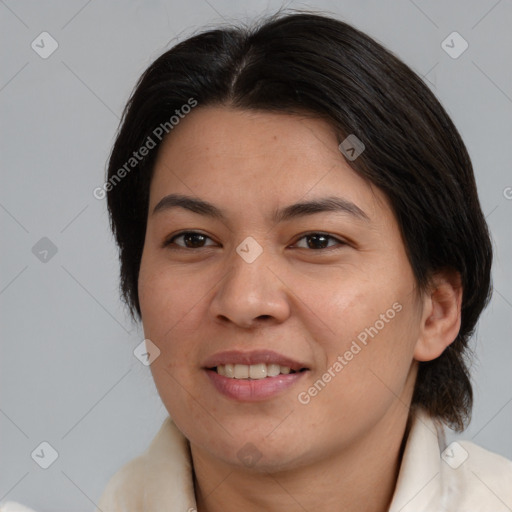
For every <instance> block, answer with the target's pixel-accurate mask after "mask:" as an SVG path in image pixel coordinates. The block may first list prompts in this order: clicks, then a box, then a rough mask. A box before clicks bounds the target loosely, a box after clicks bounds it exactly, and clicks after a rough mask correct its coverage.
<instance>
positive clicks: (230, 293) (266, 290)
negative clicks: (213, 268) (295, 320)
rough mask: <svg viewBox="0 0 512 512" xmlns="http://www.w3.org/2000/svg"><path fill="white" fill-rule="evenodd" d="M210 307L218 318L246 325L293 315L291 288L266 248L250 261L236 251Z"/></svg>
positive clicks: (281, 320)
mask: <svg viewBox="0 0 512 512" xmlns="http://www.w3.org/2000/svg"><path fill="white" fill-rule="evenodd" d="M225 272H226V273H225V276H224V278H223V279H222V280H221V282H220V283H219V286H218V289H217V290H216V293H215V295H214V297H213V299H212V302H211V305H210V310H211V313H212V315H213V317H214V318H215V319H217V320H218V321H221V322H224V323H229V322H231V323H233V324H236V325H238V326H240V327H243V328H252V327H258V326H259V325H260V324H261V325H263V324H264V325H270V324H271V323H275V324H278V323H281V322H284V321H285V320H286V319H287V318H288V317H289V315H290V301H289V296H288V293H289V289H288V287H287V286H286V284H285V282H284V281H283V280H282V277H283V276H280V274H282V272H279V264H278V263H277V262H276V260H275V258H271V257H270V254H269V252H268V251H265V250H264V251H263V253H262V254H260V256H259V257H258V258H257V259H256V260H254V261H252V262H251V263H249V262H247V261H245V260H244V259H243V258H242V257H241V256H240V255H239V254H238V253H236V252H235V251H233V254H232V255H231V258H226V269H225Z"/></svg>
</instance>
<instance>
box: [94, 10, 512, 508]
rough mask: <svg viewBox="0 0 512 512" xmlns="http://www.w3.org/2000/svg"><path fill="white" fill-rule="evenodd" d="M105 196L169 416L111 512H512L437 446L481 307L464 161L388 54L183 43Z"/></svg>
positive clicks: (330, 26)
mask: <svg viewBox="0 0 512 512" xmlns="http://www.w3.org/2000/svg"><path fill="white" fill-rule="evenodd" d="M98 193H106V195H107V201H108V208H109V212H110V216H111V226H112V229H113V232H114V234H115V237H116V240H117V243H118V245H119V248H120V261H121V286H122V292H123V296H124V298H125V301H126V303H127V304H128V306H129V307H130V309H131V312H132V314H133V316H134V318H135V319H140V320H141V321H142V325H143V327H144V333H145V338H146V352H145V354H144V357H146V358H147V361H148V363H150V364H151V370H152V374H153V377H154V380H155V383H156V386H157V388H158V391H159V394H160V396H161V398H162V401H163V403H164V405H165V407H166V408H167V410H168V412H169V416H170V417H169V418H168V419H167V420H166V421H165V422H164V424H163V426H162V428H161V430H160V432H159V433H158V434H157V436H156V438H155V439H154V441H153V443H152V444H151V446H150V447H149V449H148V450H147V452H146V453H144V454H143V455H141V456H140V457H138V458H137V459H135V460H133V461H131V462H130V463H128V464H127V465H126V466H124V467H123V468H122V469H121V470H120V471H119V472H118V473H117V474H116V475H114V476H113V478H112V479H111V480H110V482H109V483H108V485H107V488H106V489H105V491H104V493H103V496H102V498H101V500H100V502H99V504H98V510H102V511H103V512H114V511H115V512H117V511H130V512H132V511H133V512H135V511H149V510H168V511H187V510H188V511H193V510H198V511H199V512H215V511H218V510H222V511H224V512H225V511H228V512H229V511H231V510H244V511H252V510H254V511H256V510H270V511H272V510H309V511H312V510H322V511H338V510H345V511H351V510H353V511H367V512H380V511H382V512H383V511H387V510H389V511H392V512H398V511H402V512H406V511H415V512H419V511H436V512H439V511H445V510H446V511H450V512H454V511H469V510H471V511H473V510H474V511H476V510H478V511H493V512H497V511H502V510H503V511H505V510H511V509H512V485H511V484H512V463H511V462H510V461H508V460H506V459H504V458H503V457H501V456H499V455H496V454H493V453H490V452H488V451H486V450H484V449H482V448H480V447H478V446H476V445H474V444H472V443H469V442H460V443H452V444H451V445H450V446H446V442H445V440H444V434H443V426H444V425H448V426H450V427H452V428H454V429H456V430H458V431H462V430H463V429H464V428H465V426H466V425H467V423H468V421H469V418H470V413H471V406H472V389H471V383H470V379H469V374H468V368H467V360H466V356H467V354H466V352H467V345H468V341H469V339H470V337H471V335H472V333H473V331H474V328H475V326H476V322H477V320H478V317H479V315H480V313H481V312H482V310H483V308H484V307H485V306H486V304H487V303H488V300H489V297H490V269H491V259H492V250H491V242H490V240H489V234H488V229H487V226H486V223H485V219H484V216H483V215H482V211H481V208H480V204H479V200H478V196H477V191H476V186H475V180H474V175H473V170H472V167H471V162H470V159H469V156H468V153H467V151H466V149H465V146H464V144H463V142H462V140H461V138H460V136H459V134H458V132H457V130H456V128H455V126H454V125H453V123H452V122H451V120H450V119H449V117H448V115H447V114H446V112H445V111H444V109H443V108H442V106H441V105H440V104H439V102H438V101H437V100H436V99H435V97H434V96H433V95H432V93H431V92H430V91H429V89H428V88H427V87H426V86H425V85H424V84H423V82H422V81H421V80H420V79H419V78H418V77H417V76H416V75H415V74H414V72H413V71H411V70H410V69H409V68H408V67H407V66H406V65H405V64H403V63H402V62H401V61H399V60H398V59H397V58H396V57H394V56H393V55H392V54H391V53H390V52H388V51H387V50H385V49H384V48H383V47H382V46H380V45H379V44H378V43H377V42H375V41H374V40H372V39H371V38H369V37H368V36H366V35H365V34H363V33H361V32H359V31H357V30H356V29H354V28H352V27H351V26H349V25H347V24H345V23H342V22H340V21H337V20H335V19H332V18H329V17H324V16H318V15H312V14H304V13H303V14H292V15H279V16H275V17H273V18H272V19H269V20H266V21H265V22H263V23H261V24H260V25H259V26H257V27H255V28H251V29H247V28H231V27H230V28H223V29H221V28H219V29H217V30H211V31H209V32H205V33H202V34H199V35H196V36H194V37H192V38H190V39H188V40H186V41H184V42H182V43H180V44H178V45H177V46H176V47H174V48H173V49H171V50H169V51H168V52H166V53H165V54H163V55H162V56H161V57H160V58H158V59H157V60H156V61H155V62H154V63H153V64H152V65H151V66H150V67H149V69H148V70H147V71H146V72H145V73H144V74H143V76H142V77H141V79H140V81H139V83H138V85H137V87H136V89H135V91H134V93H133V95H132V97H131V99H130V101H129V103H128V105H127V107H126V110H125V114H124V118H123V121H122V126H121V128H120V131H119V134H118V136H117V140H116V142H115V145H114V148H113V151H112V154H111V158H110V162H109V170H108V180H107V181H106V183H105V184H104V187H102V188H101V189H100V190H99V191H98ZM171 418H172V419H171Z"/></svg>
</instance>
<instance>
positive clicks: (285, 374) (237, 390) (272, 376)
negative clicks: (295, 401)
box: [203, 350, 310, 402]
mask: <svg viewBox="0 0 512 512" xmlns="http://www.w3.org/2000/svg"><path fill="white" fill-rule="evenodd" d="M203 369H204V370H205V371H206V375H207V376H208V377H209V381H210V382H211V383H212V384H213V386H214V388H215V389H216V390H217V391H218V392H220V393H221V394H222V395H224V396H225V397H227V398H229V399H232V400H235V401H239V402H240V401H241V402H258V401H263V400H268V399H271V398H273V397H276V396H278V395H280V394H281V393H282V392H284V391H285V390H287V389H289V388H291V387H292V386H294V385H296V384H297V383H298V382H299V381H301V380H302V379H303V378H305V374H306V373H308V372H309V371H310V368H309V367H308V366H307V365H306V364H304V363H300V362H298V361H295V360H293V359H291V358H289V357H286V356H283V355H281V354H278V353H277V352H273V351H269V350H256V351H251V352H240V351H229V352H222V353H218V354H216V355H214V356H212V357H211V358H209V359H208V360H207V361H206V362H205V364H204V365H203Z"/></svg>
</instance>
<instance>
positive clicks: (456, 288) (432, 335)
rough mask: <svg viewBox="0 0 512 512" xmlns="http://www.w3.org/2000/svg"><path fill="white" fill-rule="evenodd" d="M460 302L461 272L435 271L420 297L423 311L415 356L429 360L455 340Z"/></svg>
mask: <svg viewBox="0 0 512 512" xmlns="http://www.w3.org/2000/svg"><path fill="white" fill-rule="evenodd" d="M461 305H462V285H461V278H460V274H459V273H458V272H457V271H455V270H443V271H440V272H438V273H436V274H435V275H434V277H433V279H432V284H431V286H430V287H429V290H428V292H425V294H424V297H423V314H422V318H421V325H420V334H419V337H418V341H417V343H416V347H415V349H414V359H416V360H417V361H432V360H433V359H436V358H437V357H439V356H440V355H441V354H442V353H443V351H444V350H445V348H446V347H448V345H450V344H451V343H452V342H453V341H454V340H455V338H456V337H457V335H458V334H459V330H460V321H461V320H460V319H461Z"/></svg>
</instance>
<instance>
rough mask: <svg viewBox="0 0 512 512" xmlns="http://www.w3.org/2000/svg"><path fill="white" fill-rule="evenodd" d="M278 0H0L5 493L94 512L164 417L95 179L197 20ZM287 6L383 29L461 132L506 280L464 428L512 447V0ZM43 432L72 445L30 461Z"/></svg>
mask: <svg viewBox="0 0 512 512" xmlns="http://www.w3.org/2000/svg"><path fill="white" fill-rule="evenodd" d="M281 5H283V4H282V3H281V2H278V1H268V2H265V1H256V0H252V1H251V2H250V3H247V4H244V3H239V2H235V1H234V0H191V1H188V2H177V1H176V0H172V1H171V0H167V1H164V0H160V1H157V0H153V1H147V2H144V3H143V2H141V1H139V2H136V1H124V2H121V1H116V2H100V1H98V0H96V1H94V0H93V1H84V0H76V1H67V2H48V1H46V2H37V1H18V2H15V1H13V0H5V1H0V33H1V34H2V44H1V45H0V51H1V57H2V67H1V77H0V116H1V117H0V118H1V135H2V137H1V168H2V173H3V179H2V187H1V190H0V223H1V236H2V261H1V267H0V268H1V270H0V307H1V322H0V328H1V336H2V345H1V359H0V390H1V397H0V398H1V401H0V431H1V442H0V450H1V451H0V501H2V500H17V501H20V502H22V503H25V504H26V505H29V506H32V507H34V508H36V509H37V510H39V511H50V510H52V511H59V510H62V511H64V510H66V511H69V510H73V511H88V510H92V509H93V506H94V505H93V504H94V502H96V501H97V500H98V497H99V495H100V493H101V492H102V490H103V488H104V486H105V483H106V481H107V479H108V478H109V477H110V476H111V475H112V474H113V473H114V472H115V471H116V470H117V469H118V468H119V467H120V466H121V465H122V464H123V463H125V462H126V461H128V460H129V459H131V458H133V457H134V456H136V455H137V454H139V453H140V452H141V451H143V450H144V449H145V448H146V446H147V445H148V443H149V442H150V440H151V439H152V437H153V436H154V434H155V433H156V431H157V430H158V428H159V426H160V424H161V422H162V420H163V419H164V417H165V409H164V408H163V406H162V405H161V403H160V399H159V397H158V395H157V393H156V390H155V387H154V385H153V382H152V379H151V375H150V371H149V368H148V367H145V366H143V365H142V364H141V363H140V362H139V361H138V360H137V359H136V358H135V357H134V356H133V353H132V351H133V349H134V348H135V347H136V346H137V345H138V344H139V343H140V342H141V340H142V339H143V336H142V331H141V329H140V328H139V327H136V326H134V325H132V324H131V323H130V320H129V318H128V316H127V314H126V312H125V311H124V310H123V307H122V305H121V303H120V301H119V299H118V294H117V285H118V284H117V283H118V262H117V251H116V248H115V246H114V243H113V240H112V238H111V235H110V234H109V231H108V222H107V215H106V205H105V201H104V200H97V199H95V198H94V197H93V194H92V191H93V189H94V188H95V187H97V186H100V185H101V184H102V183H103V180H104V170H105V162H106V159H107V157H108V154H109V151H110V147H111V144H112V142H113V137H114V134H115V131H116V128H117V125H118V122H119V116H120V113H121V110H122V108H123V106H124V104H125V102H126V100H127V99H128V96H129V93H130V91H131V90H132V87H133V86H134V84H135V81H136V80H137V78H138V77H139V75H140V74H141V73H142V71H143V70H144V69H145V68H146V67H147V66H148V65H149V64H150V62H151V61H152V60H154V59H155V58H156V57H157V56H158V55H160V54H161V53H162V52H163V51H164V50H165V49H167V48H168V47H169V46H170V45H172V44H174V43H175V42H176V41H178V40H181V39H183V38H185V37H187V36H188V35H190V34H192V33H193V32H194V31H196V30H197V28H198V27H200V26H203V25H205V24H213V23H216V22H219V21H223V22H224V21H234V20H237V19H247V18H250V17H253V16H255V15H259V14H263V13H273V12H275V10H276V9H277V8H278V7H280V6H281ZM284 5H286V6H288V7H292V8H305V7H311V8H315V9H325V10H328V11H330V12H331V13H335V14H336V15H337V16H338V17H339V18H341V19H344V20H345V21H348V22H350V23H353V24H354V25H355V26H356V27H358V28H360V29H362V30H363V31H365V32H367V33H368V34H370V35H371V36H373V37H375V38H376V39H378V40H379V41H381V42H382V43H383V44H384V45H385V46H387V47H388V48H389V49H391V50H392V51H394V52H395V53H396V54H397V55H398V56H399V57H401V58H402V59H403V60H404V61H405V62H406V63H407V64H409V65H410V66H411V67H412V68H413V69H414V70H415V71H417V72H418V73H419V74H420V75H422V76H424V77H425V79H426V81H427V83H428V84H429V86H430V87H431V88H432V90H433V91H434V93H435V94H436V95H437V97H438V98H439V99H440V100H441V102H442V103H443V105H444V106H445V107H446V109H447V110H448V112H449V114H450V115H451V116H452V118H453V120H454V122H455V124H456V125H457V127H458V128H459V129H460V131H461V134H462V136H463V138H464V140H465V142H466V144H467V146H468V149H469V152H470V155H471V157H472V159H473V163H474V166H475V173H476V178H477V182H478V187H479V192H480V197H481V202H482V207H483V210H484V213H485V215H486V216H487V220H488V222H489V226H490V229H491V231H492V236H493V240H494V244H495V249H496V261H495V265H494V271H493V277H494V283H495V287H496V290H495V294H494V298H493V300H492V303H491V304H490V306H489V307H488V309H487V310H486V311H485V313H484V314H483V316H482V318H481V322H480V326H479V329H478V332H477V335H476V339H475V344H476V347H477V348H476V353H477V360H476V363H475V366H474V376H475V392H476V403H475V409H474V416H473V421H472V424H471V426H470V427H469V429H468V430H467V431H466V432H465V433H464V434H463V435H462V437H463V438H465V439H471V440H473V441H474V442H476V443H478V444H480V445H481V446H483V447H485V448H487V449H490V450H492V451H495V452H498V453H500V454H503V455H505V456H507V457H508V458H512V436H511V431H512V429H511V426H512V372H511V361H512V343H510V332H511V328H512V323H511V317H512V275H511V270H510V264H509V263H510V262H511V261H512V243H511V236H510V235H511V229H510V225H511V222H510V219H511V213H512V200H510V199H507V195H508V197H509V198H510V197H512V189H507V187H512V176H511V173H510V162H511V160H512V144H511V135H512V99H511V97H512V67H511V66H510V62H512V44H511V43H512V40H511V37H512V33H511V31H510V27H511V26H512V2H511V1H510V0H501V1H496V0H480V1H476V0H473V1H470V2H469V1H467V0H452V1H448V2H446V1H441V0H439V1H428V2H427V1H421V0H415V2H413V1H412V0H397V1H381V0H364V1H361V0H357V1H356V0H345V1H340V0H337V1H317V2H311V3H309V4H305V3H299V2H289V3H287V4H284ZM43 31H47V32H49V33H50V34H51V35H52V36H53V38H55V40H56V41H57V42H58V44H59V47H58V49H57V50H56V51H55V53H53V54H52V55H51V56H50V57H49V58H47V59H42V58H41V57H40V56H39V55H38V54H37V53H36V52H35V51H34V50H33V49H32V48H31V43H32V41H33V40H35V39H36V38H37V36H38V35H39V34H40V33H41V32H43ZM453 31H457V32H459V33H460V34H461V35H462V36H463V37H464V39H465V40H467V42H468V43H469V48H468V49H467V51H465V52H464V53H463V54H462V55H461V56H460V57H459V58H457V59H453V58H451V57H450V56H449V55H448V54H447V53H446V52H445V51H444V50H443V49H442V47H441V42H442V41H443V40H444V39H445V38H446V37H447V36H448V35H449V34H450V33H452V32H453ZM507 63H508V64H507ZM507 190H508V191H509V193H507ZM43 237H47V238H49V239H50V240H51V241H52V243H53V244H54V245H55V246H56V248H57V252H56V254H55V255H53V256H51V252H50V253H48V256H47V261H46V262H44V261H40V259H38V258H37V257H36V255H34V253H33V252H32V248H33V246H34V245H35V244H36V243H37V242H38V241H39V240H40V239H41V238H43ZM453 438H455V436H454V437H453ZM42 441H47V442H49V443H50V444H51V445H52V446H53V447H54V448H55V449H56V450H57V452H58V454H59V457H58V459H57V460H56V461H55V463H54V464H52V465H51V466H50V467H49V468H48V469H46V470H44V469H42V468H40V467H39V466H38V465H37V464H36V463H35V462H34V460H33V459H32V458H31V453H32V452H33V450H34V449H35V448H36V447H38V445H39V444H40V443H41V442H42ZM45 456H46V455H45Z"/></svg>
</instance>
